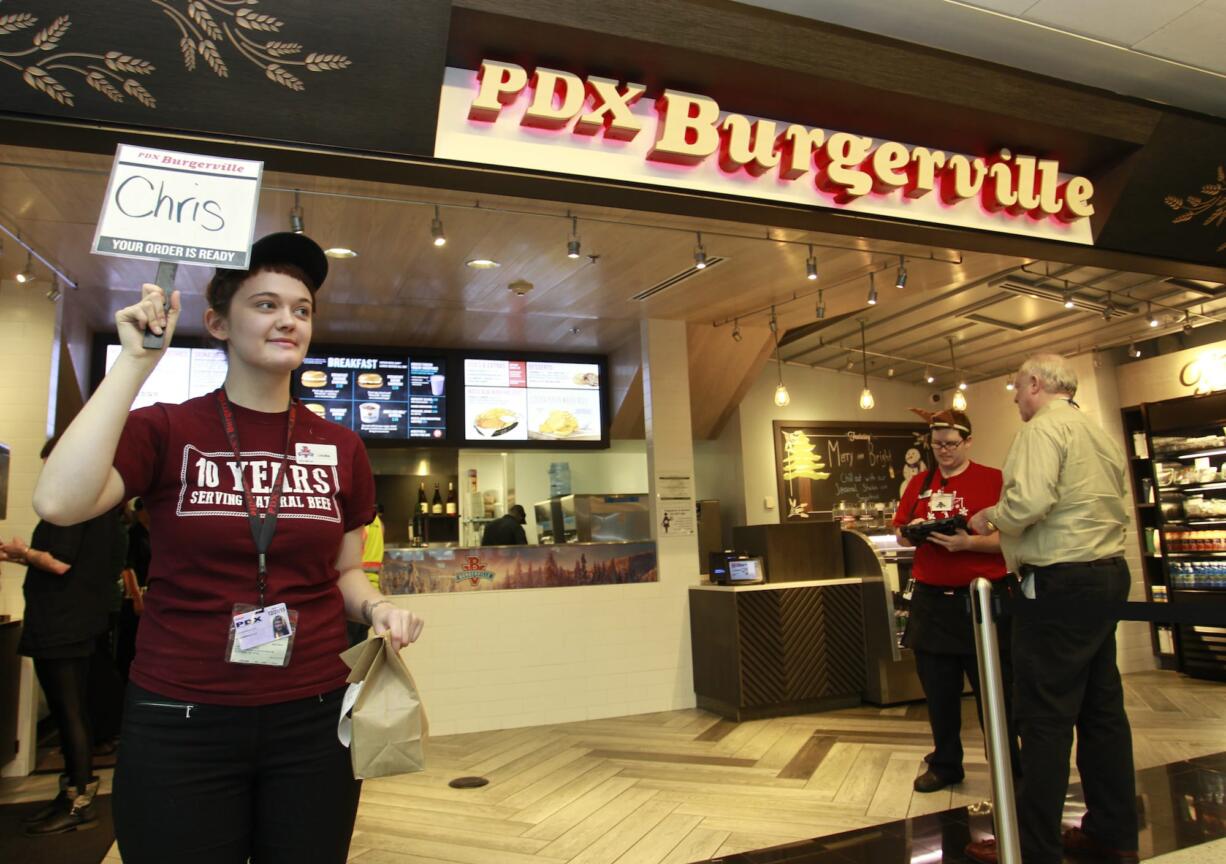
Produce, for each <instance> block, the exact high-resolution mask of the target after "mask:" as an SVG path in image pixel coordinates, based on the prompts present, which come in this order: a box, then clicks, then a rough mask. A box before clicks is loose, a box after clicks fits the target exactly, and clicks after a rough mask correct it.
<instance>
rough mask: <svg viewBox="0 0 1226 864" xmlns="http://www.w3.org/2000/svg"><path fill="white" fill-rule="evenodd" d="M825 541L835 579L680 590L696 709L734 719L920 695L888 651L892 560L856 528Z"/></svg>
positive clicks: (906, 667) (908, 667)
mask: <svg viewBox="0 0 1226 864" xmlns="http://www.w3.org/2000/svg"><path fill="white" fill-rule="evenodd" d="M835 536H836V537H837V538H838V542H839V546H840V548H839V549H837V550H835V552H834V553H833V554H829V555H826V556H824V558H823V560H826V561H828V560H829V559H830V558H832V557H836V556H838V555H839V554H840V553H841V560H842V564H843V567H842V570H843V572H842V573H840V574H838V578H826V579H811V580H806V581H791V582H777V583H766V584H761V585H740V586H723V585H696V586H693V587H692V588H691V589H690V639H691V651H692V656H693V664H694V692H695V695H696V698H697V703H698V707H700V708H704V709H706V710H709V711H713V712H715V713H717V714H720V715H722V716H724V717H727V718H729V719H732V720H737V721H740V720H749V719H756V718H761V717H777V716H782V715H787V714H801V713H808V712H812V711H826V710H831V709H835V708H845V707H849V706H852V705H858V704H860V702H861V701H868V702H873V703H876V704H879V705H888V704H894V703H897V702H904V701H911V700H915V699H922V698H923V693H922V691H921V690H920V687H919V680H918V678H917V677H916V674H915V661H914V657H913V655H912V654H911V652H910V651H907V650H906V649H901V648H899V647H898V642H897V636H898V631H897V625H896V618H897V616H896V615H895V611H894V604H893V599H892V598H893V593H894V590H895V585H896V584H897V578H898V577H897V575H896V574H897V570H896V568H895V566H892V565H894V562H893V561H889V560H887V557H886V555H885V554H883V552H882V551H881V549H879V548H878V544H875V543H874V542H873V540H872V539H870V538H869V537H868V536H866V535H864V534H861V533H859V532H858V531H852V530H843V531H841V532H839V533H838V534H837V535H835ZM831 539H834V538H833V537H832V538H831ZM772 569H778V568H777V567H775V568H772V564H771V562H769V561H768V562H767V572H768V573H769V572H771V571H772Z"/></svg>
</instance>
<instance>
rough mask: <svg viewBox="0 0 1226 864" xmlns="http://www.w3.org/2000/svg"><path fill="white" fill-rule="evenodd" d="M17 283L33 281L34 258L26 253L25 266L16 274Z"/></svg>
mask: <svg viewBox="0 0 1226 864" xmlns="http://www.w3.org/2000/svg"><path fill="white" fill-rule="evenodd" d="M17 281H18V282H21V283H22V284H25V283H26V282H33V281H34V256H33V255H31V254H30V253H29V252H28V251H27V252H26V266H25V267H23V268H22V269H21V270H20V271H19V272H18V273H17Z"/></svg>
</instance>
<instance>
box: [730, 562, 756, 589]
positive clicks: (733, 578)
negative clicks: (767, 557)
mask: <svg viewBox="0 0 1226 864" xmlns="http://www.w3.org/2000/svg"><path fill="white" fill-rule="evenodd" d="M761 581H762V559H761V558H730V559H728V582H729V583H730V584H735V583H737V582H761Z"/></svg>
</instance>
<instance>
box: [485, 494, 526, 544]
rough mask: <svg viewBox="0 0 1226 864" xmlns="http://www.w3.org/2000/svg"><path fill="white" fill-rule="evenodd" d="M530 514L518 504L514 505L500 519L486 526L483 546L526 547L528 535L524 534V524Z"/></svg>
mask: <svg viewBox="0 0 1226 864" xmlns="http://www.w3.org/2000/svg"><path fill="white" fill-rule="evenodd" d="M527 521H528V514H527V513H525V512H524V508H523V507H521V506H519V505H518V504H512V505H511V509H509V510H507V512H506V513H505V514H504V515H503V516H502V517H500V518H498V519H495V520H494V521H493V522H491V523H489V524H488V525H486V526H485V531H483V532H482V533H481V545H482V546H526V545H527V544H528V535H527V534H525V533H524V523H525V522H527Z"/></svg>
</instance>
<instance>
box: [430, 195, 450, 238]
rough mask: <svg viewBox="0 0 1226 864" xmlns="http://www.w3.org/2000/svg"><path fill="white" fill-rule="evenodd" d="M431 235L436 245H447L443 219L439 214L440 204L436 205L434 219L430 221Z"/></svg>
mask: <svg viewBox="0 0 1226 864" xmlns="http://www.w3.org/2000/svg"><path fill="white" fill-rule="evenodd" d="M430 237H431V239H432V240H433V241H434V245H435V246H446V245H447V235H446V234H444V233H443V219H442V217H441V216H440V215H439V212H438V205H437V204H435V205H434V219H433V220H431V222H430Z"/></svg>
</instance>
